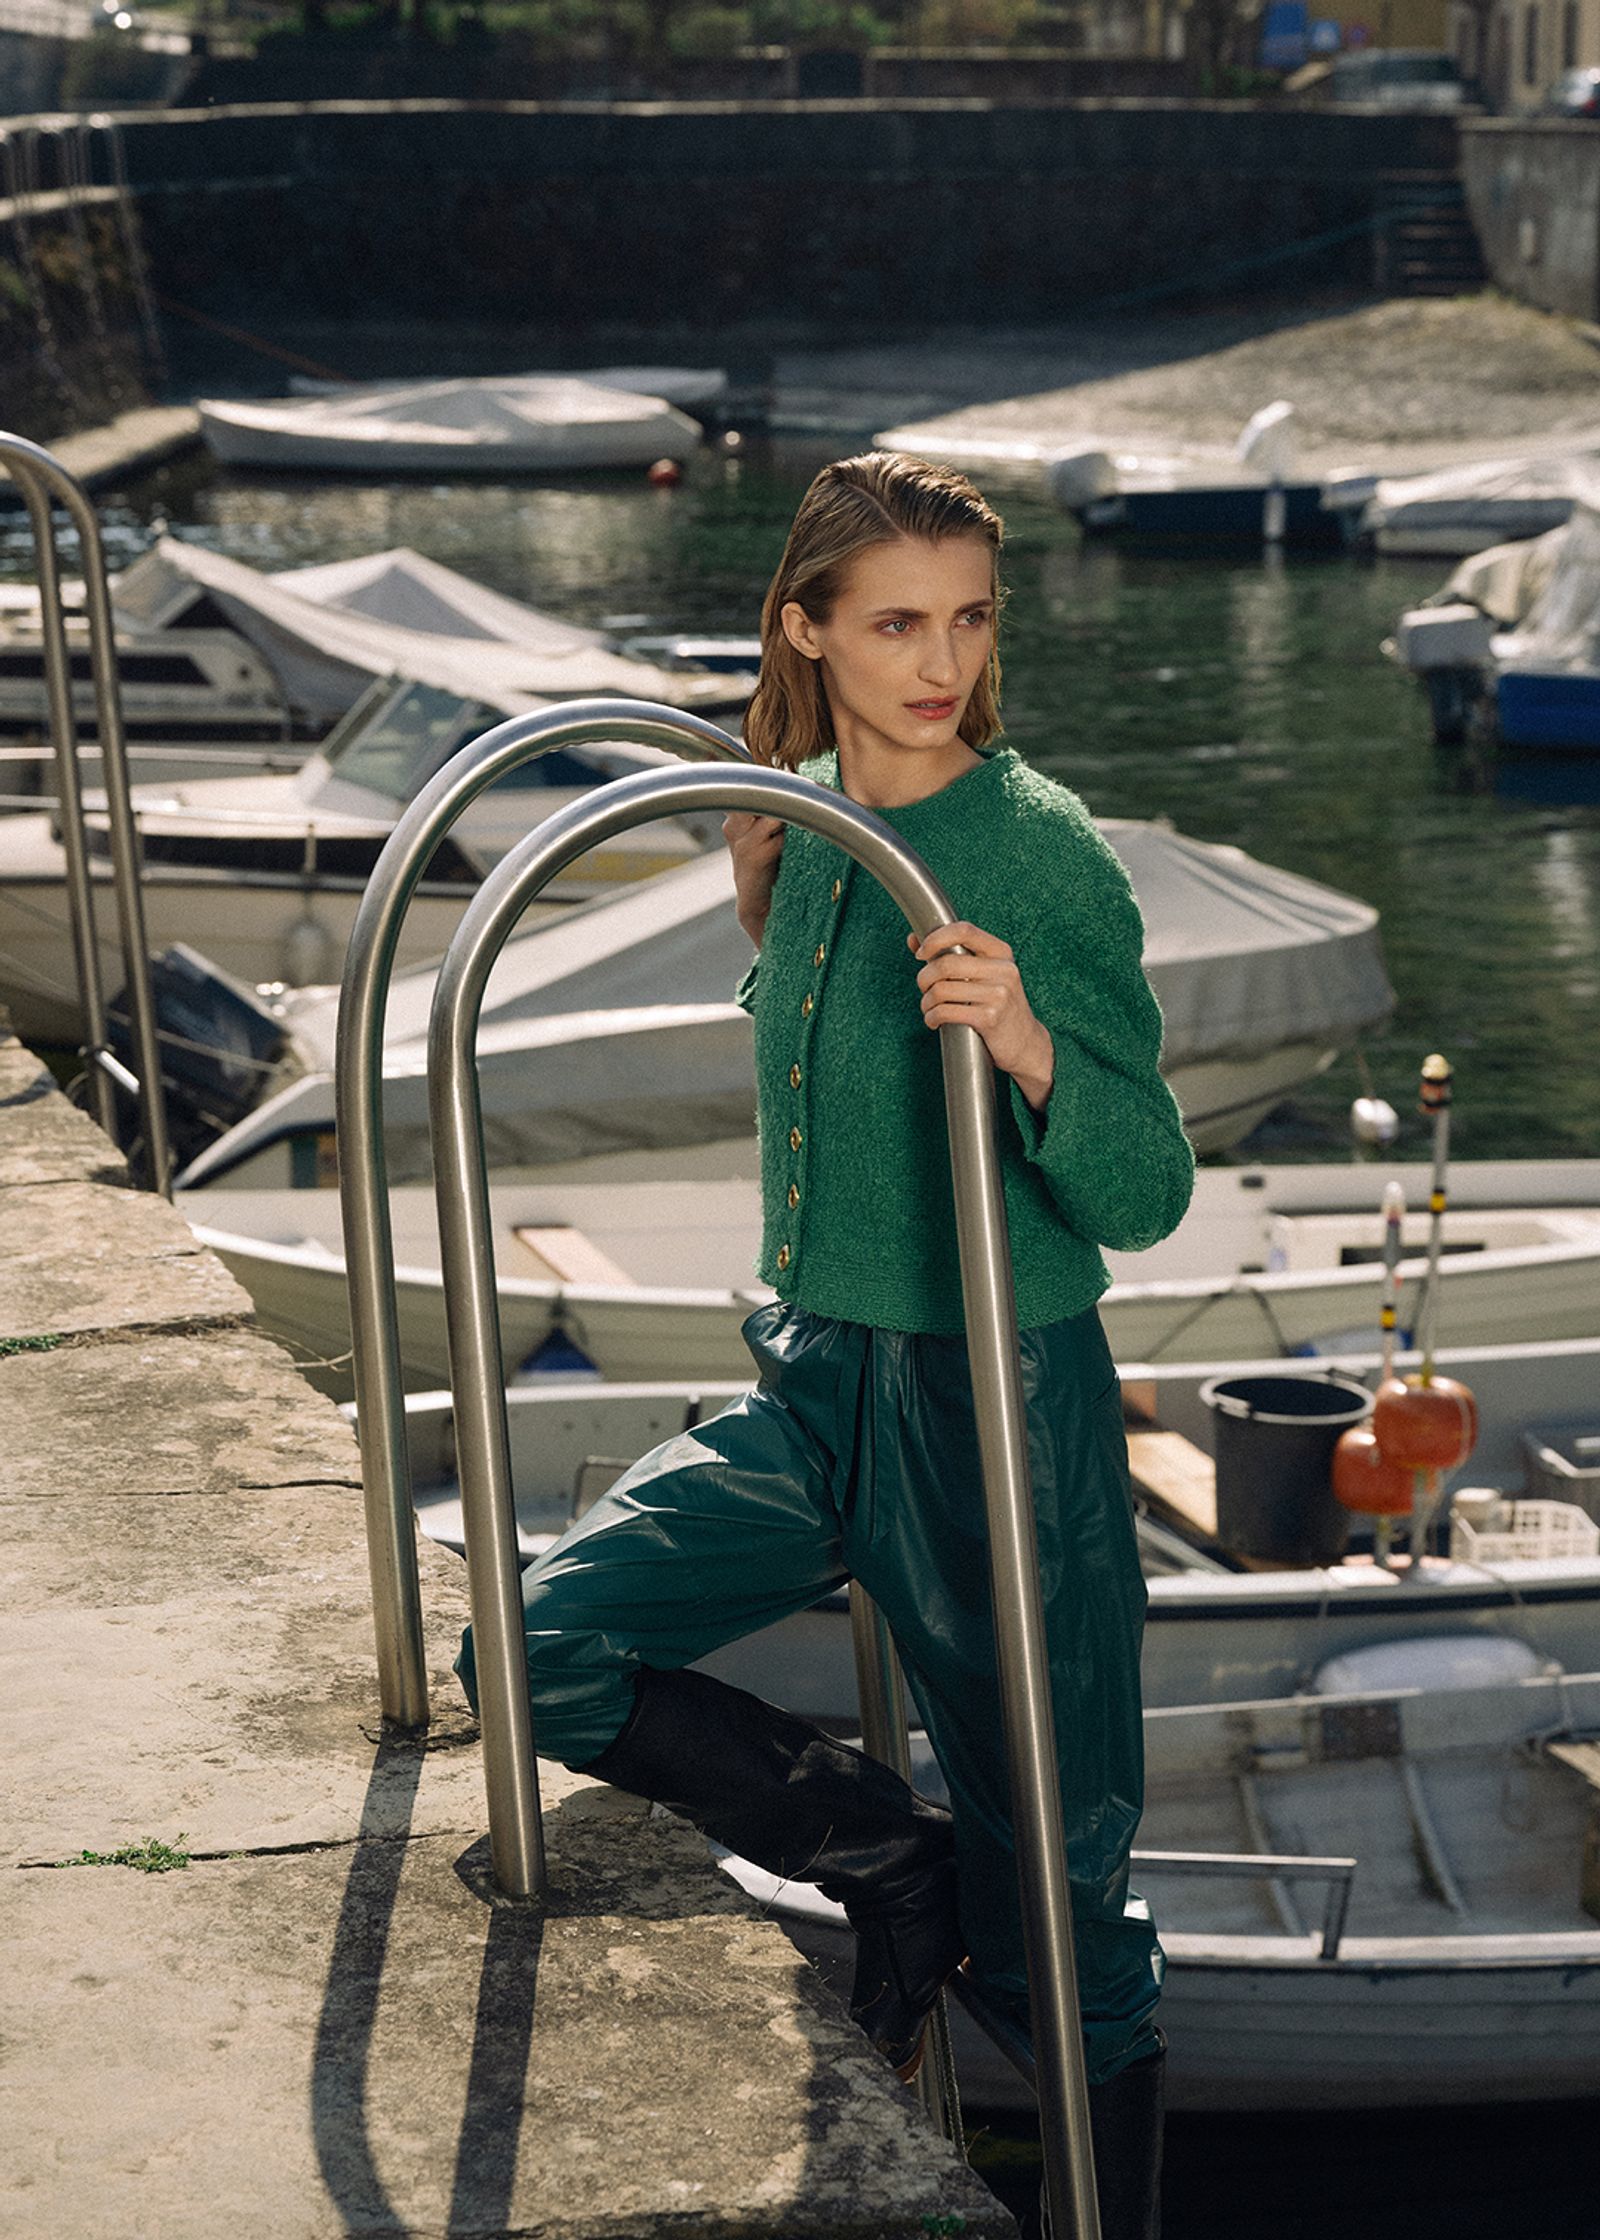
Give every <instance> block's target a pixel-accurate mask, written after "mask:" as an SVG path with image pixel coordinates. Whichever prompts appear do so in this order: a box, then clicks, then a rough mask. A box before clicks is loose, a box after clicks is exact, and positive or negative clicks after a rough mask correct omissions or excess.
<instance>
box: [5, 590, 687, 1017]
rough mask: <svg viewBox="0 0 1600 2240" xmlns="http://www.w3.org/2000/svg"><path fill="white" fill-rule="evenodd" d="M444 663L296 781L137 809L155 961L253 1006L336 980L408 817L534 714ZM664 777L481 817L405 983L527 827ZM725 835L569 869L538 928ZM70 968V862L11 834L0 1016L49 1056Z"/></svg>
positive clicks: (520, 797) (542, 775)
mask: <svg viewBox="0 0 1600 2240" xmlns="http://www.w3.org/2000/svg"><path fill="white" fill-rule="evenodd" d="M374 627H376V626H374ZM431 644H432V646H433V647H434V648H435V649H436V650H434V651H432V652H431V653H426V654H423V653H419V654H416V655H415V656H414V657H413V669H414V670H416V669H421V670H422V671H423V673H424V675H425V676H431V677H433V678H435V679H437V680H440V681H436V682H419V681H417V680H416V678H415V676H414V675H413V676H412V677H409V678H390V679H387V680H380V681H379V682H376V683H374V684H373V685H372V686H371V689H370V691H369V692H368V694H367V695H366V696H365V697H364V698H363V699H361V700H359V701H358V702H357V703H356V705H355V707H354V708H353V709H352V710H351V712H350V714H349V715H348V716H346V717H345V719H344V720H343V722H342V723H341V724H339V725H338V726H336V728H335V730H334V731H333V732H332V733H331V734H330V735H329V737H328V738H327V739H326V740H325V741H324V743H323V745H322V747H321V748H320V749H319V750H318V751H317V752H316V753H315V754H313V755H312V756H311V758H310V759H309V760H308V761H307V762H306V763H305V764H304V765H303V767H302V768H301V769H300V770H298V771H296V772H294V773H293V774H291V775H287V776H272V775H259V774H258V775H251V776H248V777H242V778H235V779H222V778H218V779H200V780H196V781H194V782H193V783H188V784H183V785H177V786H170V787H159V786H155V787H143V786H141V787H138V788H136V789H135V791H134V809H135V814H136V818H137V822H138V825H139V830H140V833H141V837H142V844H143V854H144V908H145V921H146V925H147V927H148V929H149V939H150V944H151V946H152V948H155V949H166V948H169V947H170V946H172V945H173V944H174V943H183V944H185V945H187V946H188V947H190V948H193V949H198V950H200V951H201V952H202V953H203V954H204V955H205V956H207V957H209V958H210V959H211V960H212V961H213V963H215V964H216V965H218V966H220V967H221V969H222V970H223V971H224V972H225V973H227V974H228V975H229V976H230V977H231V978H233V979H234V980H236V981H240V982H243V983H244V984H245V985H246V986H250V987H260V986H263V985H271V984H273V983H277V984H279V985H280V986H284V985H286V986H289V987H303V986H306V985H308V984H310V983H313V982H318V983H320V982H326V981H328V980H330V979H332V978H334V977H335V976H336V975H337V974H338V972H339V969H340V966H341V964H342V961H343V957H344V952H345V948H346V945H347V944H348V941H349V938H350V928H351V925H352V924H353V922H354V919H355V913H356V909H357V906H358V905H359V903H360V900H361V896H362V893H363V891H364V889H365V886H366V882H367V879H368V876H369V875H370V873H371V870H372V866H373V864H374V863H375V862H376V861H377V857H378V854H379V851H380V850H381V849H382V847H383V844H384V842H385V841H386V840H387V839H388V837H389V834H390V832H391V831H392V829H393V827H394V822H395V819H396V817H397V816H398V815H399V812H400V809H401V807H402V805H403V804H404V803H405V802H406V801H407V800H409V799H410V797H411V796H412V794H413V793H415V792H416V790H417V789H418V787H420V786H421V785H422V784H423V783H424V782H425V781H426V780H427V779H428V778H429V777H431V776H432V774H433V772H434V771H435V770H437V769H438V768H439V767H440V765H441V764H442V763H443V762H445V761H446V760H447V759H448V758H449V756H450V755H452V754H454V753H455V752H456V750H457V749H458V748H459V747H462V746H464V745H465V744H466V743H467V742H468V741H469V740H471V739H474V738H476V737H477V736H478V735H479V734H480V733H482V732H483V731H485V730H487V729H488V728H489V727H490V726H491V725H493V724H495V723H497V722H498V721H499V720H500V719H501V717H502V716H505V715H509V714H515V713H518V712H522V711H525V710H528V709H532V708H537V707H538V706H540V705H541V703H540V702H539V701H538V700H536V699H534V698H532V697H531V696H527V695H523V694H520V693H515V692H512V691H509V690H507V691H503V692H495V691H494V688H493V687H492V686H491V685H489V684H487V683H481V684H476V685H475V684H474V681H473V677H474V669H475V664H474V660H473V656H472V654H471V650H470V649H463V650H456V649H454V648H452V647H450V646H448V645H447V643H446V641H444V640H443V639H435V640H432V641H431ZM661 760H662V757H660V756H659V755H658V754H656V753H655V752H653V751H652V750H650V749H645V748H633V747H628V746H624V745H622V744H620V743H619V744H618V745H616V746H596V747H585V748H582V749H580V750H570V751H569V750H559V751H557V752H556V753H554V754H550V755H545V756H543V757H541V758H540V759H539V760H537V761H535V762H532V763H529V764H527V765H525V766H524V768H523V769H522V770H520V771H518V772H517V773H516V774H515V775H514V776H513V778H512V779H510V780H509V781H506V782H504V783H502V784H501V785H500V786H498V787H496V788H494V789H493V790H492V791H491V792H490V793H488V794H486V795H485V796H483V797H482V798H481V799H480V800H479V801H477V802H475V803H474V804H473V806H472V808H471V809H469V810H468V811H467V812H466V814H465V815H464V816H463V817H462V818H461V820H460V822H459V823H458V824H457V826H456V827H455V830H454V831H453V833H452V834H451V835H450V837H448V838H447V839H446V840H444V841H443V842H442V843H441V844H440V847H439V848H438V850H437V851H436V853H435V855H434V858H433V861H432V864H431V865H430V867H429V872H428V876H427V877H426V878H425V879H424V880H423V882H422V884H421V886H420V887H419V889H418V891H417V895H416V898H415V900H414V901H413V903H412V905H411V907H410V909H409V911H408V912H407V915H406V921H405V927H404V931H403V934H402V938H401V942H400V949H399V959H400V963H401V965H402V967H403V968H404V967H406V966H413V965H420V964H421V963H423V962H424V961H425V960H426V959H429V958H437V957H438V956H440V955H441V954H442V953H443V951H444V950H445V948H446V947H447V946H448V945H449V941H450V937H451V935H452V934H453V933H454V931H455V928H456V926H457V924H458V922H459V920H460V917H461V913H462V911H463V909H464V908H465V907H466V903H467V900H468V898H469V897H470V895H471V893H472V890H473V889H474V887H475V886H476V885H477V883H478V881H479V880H480V879H481V878H482V877H483V875H484V872H485V871H486V870H487V869H488V867H489V865H490V864H492V863H493V862H495V861H497V860H498V858H499V857H500V856H501V855H503V854H504V852H505V850H506V849H507V848H508V847H510V846H511V845H513V843H514V842H515V841H516V840H517V839H519V838H520V837H521V835H522V834H523V833H525V832H526V831H528V830H529V828H530V827H531V826H533V825H534V824H536V823H538V822H539V821H540V820H541V819H542V818H544V817H547V816H549V815H551V814H552V813H553V812H554V811H555V810H557V809H559V808H561V807H562V806H564V804H566V803H567V802H569V801H571V800H573V799H575V798H576V797H577V795H578V794H580V793H581V792H583V791H585V790H586V789H587V788H588V787H590V786H593V785H597V784H599V783H600V782H601V781H602V780H604V779H606V778H611V777H616V776H619V775H621V774H622V773H623V772H625V771H629V770H636V769H644V768H651V769H653V768H656V767H658V766H659V764H660V762H661ZM720 821H721V820H720V819H718V818H715V817H707V818H704V819H698V820H686V819H681V818H670V819H665V820H661V821H658V822H656V823H653V824H648V825H639V826H636V827H635V828H634V829H633V830H632V831H630V832H626V833H623V834H621V835H619V836H618V837H617V838H616V839H615V840H612V841H608V842H606V843H605V844H604V845H603V846H602V847H599V848H596V849H592V850H590V851H589V853H588V854H586V855H584V856H582V857H580V858H579V859H578V861H577V862H575V863H574V864H572V865H570V866H569V867H568V869H567V870H566V871H565V872H564V873H563V874H562V875H561V877H560V878H558V879H557V880H555V881H553V882H552V884H551V886H550V887H549V889H548V890H547V897H548V899H545V900H542V901H541V902H540V903H539V904H538V905H536V906H535V910H534V912H533V913H531V915H532V917H533V918H534V919H535V920H537V918H538V917H540V916H544V917H549V916H551V915H557V914H559V913H560V911H561V910H562V909H563V908H565V907H566V906H567V905H568V904H570V903H572V902H577V901H583V900H587V899H589V898H591V897H593V896H595V895H597V894H603V893H606V892H608V891H610V890H611V889H613V888H614V887H617V886H619V885H626V884H628V883H631V882H633V881H636V880H640V879H648V878H652V877H653V876H654V875H655V874H656V873H658V872H660V871H664V870H669V869H671V868H673V867H674V866H676V865H679V864H682V863H685V862H686V861H688V860H689V859H690V858H691V857H693V856H695V855H697V854H698V853H699V852H700V851H701V849H702V848H703V847H705V846H707V845H709V844H711V843H712V842H713V841H715V842H716V843H717V844H718V845H719V846H720V831H719V827H720ZM88 824H89V845H90V869H91V873H92V876H93V879H94V884H95V897H96V910H97V914H98V915H99V917H100V921H101V928H102V935H103V938H104V939H105V940H106V941H107V942H108V943H109V942H111V941H112V939H113V938H114V929H115V923H116V919H115V911H114V906H113V895H112V888H111V866H110V855H109V837H108V828H107V824H106V819H105V815H104V811H103V809H102V810H98V811H95V812H93V813H91V815H90V817H89V819H88ZM71 959H72V945H71V937H70V933H69V918H68V909H67V896H66V884H65V858H64V853H63V850H62V847H61V844H60V842H59V840H58V839H57V838H56V836H55V830H54V825H53V821H52V819H51V818H50V817H49V816H46V815H42V814H33V815H20V816H13V817H7V818H5V819H3V820H0V1003H4V1005H5V1006H6V1008H7V1010H8V1011H9V1012H10V1014H11V1019H12V1024H13V1026H14V1027H15V1029H16V1031H17V1033H18V1034H20V1035H23V1036H26V1037H27V1038H28V1039H30V1040H32V1041H39V1042H44V1043H54V1044H61V1043H71V1042H74V1041H76V1040H77V1039H78V1038H79V1035H80V1018H81V1014H80V1009H79V1003H78V997H77V991H76V986H75V982H74V977H73V971H72V962H71Z"/></svg>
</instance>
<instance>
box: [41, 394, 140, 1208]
mask: <svg viewBox="0 0 1600 2240" xmlns="http://www.w3.org/2000/svg"><path fill="white" fill-rule="evenodd" d="M0 471H4V472H5V473H6V474H8V475H9V476H10V477H11V479H12V480H13V481H14V482H15V483H16V484H17V486H18V487H19V488H20V490H21V492H22V495H23V500H24V502H25V503H26V505H27V508H28V519H29V522H30V523H31V525H32V528H33V541H34V546H35V549H36V551H37V554H38V562H39V626H40V632H41V635H42V637H43V640H44V672H45V692H46V696H47V698H48V701H49V707H50V735H51V740H52V743H53V745H54V748H55V758H56V788H57V792H58V795H59V798H60V802H61V844H62V849H63V851H64V854H65V857H66V872H67V899H68V903H69V906H70V910H71V916H72V941H73V950H74V954H75V957H76V962H77V968H78V991H79V995H80V997H81V999H82V1003H83V1012H84V1052H83V1054H84V1057H85V1059H86V1060H87V1062H88V1067H89V1080H90V1087H91V1091H92V1094H93V1097H94V1105H95V1117H96V1118H97V1119H98V1120H99V1122H100V1125H101V1126H102V1127H103V1128H104V1129H105V1131H106V1133H107V1135H109V1136H110V1137H111V1138H112V1140H113V1141H115V1140H116V1136H117V1124H116V1121H117V1115H116V1100H115V1098H114V1097H113V1095H112V1093H111V1092H112V1082H113V1080H114V1079H121V1080H126V1075H125V1073H124V1071H123V1069H122V1068H121V1067H120V1066H118V1065H117V1063H116V1061H115V1060H114V1059H113V1058H112V1056H111V1053H110V1050H109V1048H108V1047H107V1043H106V1009H105V993H104V987H103V983H102V981H101V978H100V959H99V955H98V952H97V950H96V946H95V940H96V936H95V919H94V883H93V880H92V878H91V875H90V871H89V847H88V839H87V835H86V831H85V827H84V816H83V787H82V784H81V781H80V778H79V772H78V727H77V721H76V718H75V717H74V714H73V709H72V672H71V666H70V661H69V656H68V651H67V627H66V616H65V613H64V610H63V602H62V596H61V559H60V554H59V553H58V551H57V549H56V531H55V516H54V513H53V511H52V507H53V506H54V505H55V504H57V503H59V504H60V505H62V506H64V507H65V509H66V512H67V515H68V517H69V518H70V520H71V522H72V525H73V527H74V528H75V529H76V530H77V532H78V545H79V550H80V554H81V558H82V563H83V593H84V606H85V609H86V611H87V615H88V623H89V672H90V676H91V678H92V679H93V683H94V708H95V722H96V724H97V726H98V728H99V733H100V757H101V765H102V767H101V783H102V784H103V785H104V787H105V794H106V815H107V820H108V822H109V825H110V828H111V872H112V885H113V888H114V891H115V894H116V903H117V922H118V928H119V930H120V933H121V936H122V962H123V971H124V973H125V975H126V977H125V980H124V983H123V984H124V986H125V987H126V989H127V992H128V1010H129V1014H130V1017H131V1022H132V1027H133V1049H134V1065H135V1068H136V1071H137V1074H138V1086H139V1102H140V1107H141V1112H142V1122H143V1129H144V1146H145V1155H146V1158H147V1160H148V1163H149V1167H150V1177H151V1180H152V1182H153V1183H154V1185H155V1187H156V1189H157V1190H159V1191H160V1192H161V1193H162V1195H163V1196H164V1197H169V1198H170V1197H171V1195H172V1152H171V1146H170V1143H169V1140H168V1135H167V1101H166V1092H165V1089H164V1088H163V1085H162V1080H161V1053H160V1050H159V1047H158V1044H157V1037H156V1009H155V1000H154V997H153V996H152V994H151V988H150V951H149V945H148V943H147V941H146V939H145V927H144V892H143V888H142V886H141V884H140V866H139V835H138V831H137V829H136V827H135V824H134V817H133V805H132V799H131V796H130V794H129V791H128V751H127V747H126V745H125V743H124V739H123V730H122V700H121V690H120V686H119V683H118V679H117V640H116V623H115V620H114V618H113V616H112V612H111V589H110V585H109V583H108V581H107V578H106V556H105V544H104V540H103V539H102V537H101V534H100V521H99V516H98V515H97V514H96V512H95V510H94V507H93V505H92V504H91V503H90V500H89V495H88V492H87V491H86V490H85V489H84V487H83V485H82V483H81V482H79V481H78V479H77V477H76V476H75V475H73V474H69V473H68V471H67V469H66V468H65V467H64V466H63V465H62V464H61V461H60V460H59V459H57V458H56V457H55V456H54V455H53V454H52V453H51V452H48V451H46V450H44V449H43V447H42V446H41V445H39V444H37V443H30V442H29V441H28V439H27V437H26V436H14V435H0Z"/></svg>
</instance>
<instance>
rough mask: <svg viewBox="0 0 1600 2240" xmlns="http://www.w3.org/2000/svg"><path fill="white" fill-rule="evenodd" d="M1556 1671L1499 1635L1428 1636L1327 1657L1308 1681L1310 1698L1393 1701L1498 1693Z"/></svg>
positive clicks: (1557, 1669) (1552, 1665) (1551, 1675)
mask: <svg viewBox="0 0 1600 2240" xmlns="http://www.w3.org/2000/svg"><path fill="white" fill-rule="evenodd" d="M1561 1669H1562V1668H1561V1666H1560V1665H1559V1664H1556V1663H1554V1662H1553V1661H1552V1660H1551V1659H1550V1658H1548V1657H1542V1656H1540V1654H1539V1652H1538V1650H1537V1649H1532V1648H1530V1647H1529V1646H1528V1644H1527V1642H1526V1641H1514V1640H1512V1638H1511V1637H1510V1636H1509V1635H1508V1634H1503V1633H1430V1634H1419V1635H1413V1636H1412V1637H1411V1638H1410V1639H1408V1640H1404V1641H1374V1642H1371V1643H1369V1644H1368V1646H1367V1647H1366V1648H1364V1649H1346V1650H1344V1651H1343V1652H1342V1653H1341V1654H1340V1655H1339V1656H1336V1657H1329V1658H1328V1660H1327V1661H1326V1663H1324V1664H1319V1665H1318V1666H1317V1668H1316V1670H1315V1672H1313V1673H1312V1675H1311V1684H1310V1689H1309V1693H1310V1694H1312V1695H1314V1696H1369V1695H1396V1694H1399V1693H1401V1692H1402V1691H1407V1690H1411V1689H1416V1688H1422V1689H1426V1690H1427V1691H1428V1692H1429V1693H1430V1694H1432V1693H1436V1692H1438V1691H1439V1690H1441V1689H1447V1688H1499V1687H1507V1686H1509V1685H1511V1684H1512V1683H1513V1682H1515V1681H1518V1680H1538V1679H1554V1678H1555V1677H1556V1676H1557V1675H1558V1674H1559V1673H1560V1671H1561Z"/></svg>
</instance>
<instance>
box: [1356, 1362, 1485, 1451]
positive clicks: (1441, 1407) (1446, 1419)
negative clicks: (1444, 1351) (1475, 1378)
mask: <svg viewBox="0 0 1600 2240" xmlns="http://www.w3.org/2000/svg"><path fill="white" fill-rule="evenodd" d="M1372 1429H1373V1433H1374V1436H1375V1437H1376V1439H1377V1443H1378V1445H1379V1446H1380V1447H1381V1448H1382V1450H1383V1457H1384V1460H1385V1461H1386V1462H1392V1463H1394V1464H1395V1466H1396V1467H1397V1468H1399V1469H1403V1470H1455V1469H1457V1468H1459V1467H1460V1465H1461V1464H1462V1463H1463V1462H1465V1461H1466V1459H1467V1457H1468V1455H1469V1454H1471V1452H1472V1450H1473V1448H1474V1447H1475V1446H1476V1445H1477V1443H1478V1403H1477V1401H1476V1400H1475V1399H1474V1398H1473V1397H1472V1394H1471V1392H1470V1391H1469V1390H1468V1388H1467V1386H1466V1385H1464V1384H1458V1383H1457V1382H1456V1380H1455V1378H1454V1377H1432V1378H1430V1379H1428V1380H1427V1381H1426V1382H1424V1380H1423V1379H1422V1378H1421V1377H1420V1376H1413V1377H1406V1378H1405V1379H1403V1380H1401V1379H1398V1378H1391V1379H1390V1381H1389V1382H1388V1383H1387V1384H1384V1385H1381V1386H1380V1387H1379V1388H1378V1397H1377V1400H1376V1401H1375V1403H1374V1404H1373V1410H1372Z"/></svg>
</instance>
